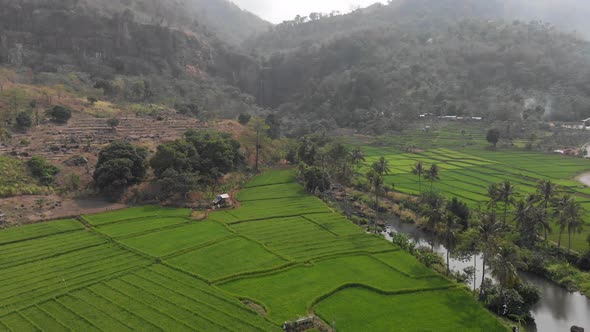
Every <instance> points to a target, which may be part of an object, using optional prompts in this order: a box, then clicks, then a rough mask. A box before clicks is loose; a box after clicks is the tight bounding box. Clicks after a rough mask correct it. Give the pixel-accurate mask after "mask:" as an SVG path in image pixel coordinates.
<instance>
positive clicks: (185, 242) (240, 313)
mask: <svg viewBox="0 0 590 332" xmlns="http://www.w3.org/2000/svg"><path fill="white" fill-rule="evenodd" d="M246 187H247V189H244V190H243V191H242V192H241V193H240V194H239V195H238V197H239V198H240V199H242V202H241V207H240V208H239V209H236V210H228V211H217V212H214V213H211V214H210V216H209V219H208V220H205V221H195V220H192V219H190V218H189V217H188V215H189V212H190V211H188V210H183V209H165V208H159V207H155V206H151V207H141V208H133V209H128V210H122V211H113V212H108V213H103V214H99V215H91V216H83V217H81V218H79V220H63V221H52V222H47V223H42V224H37V225H32V226H24V227H20V228H14V229H8V230H5V231H0V250H1V251H2V253H3V255H2V257H0V275H2V278H3V279H2V281H3V282H2V283H1V284H0V330H7V331H19V332H20V331H64V330H72V331H73V330H75V331H131V330H141V331H162V330H166V331H236V332H237V331H280V330H281V325H282V323H283V322H284V321H286V320H291V319H295V318H298V317H301V316H305V315H309V314H312V313H316V314H317V315H319V317H321V318H322V319H323V320H324V321H326V322H328V323H330V324H331V323H332V322H336V323H337V328H338V330H339V331H359V330H366V327H370V330H371V331H391V330H400V327H403V330H417V329H418V330H423V329H424V328H426V329H435V330H437V331H457V330H486V331H506V328H505V327H504V326H503V325H502V324H501V323H500V322H499V321H498V320H496V319H495V318H494V317H493V316H492V315H491V314H490V313H488V312H487V311H486V310H484V309H483V308H482V307H481V306H480V305H479V304H478V303H477V302H476V301H474V300H473V299H472V298H471V296H470V295H469V293H468V292H467V291H466V290H464V289H463V288H462V287H461V286H458V285H457V284H454V283H452V282H450V281H449V280H447V279H446V278H444V277H442V276H439V275H437V274H435V273H434V272H432V271H431V270H429V269H427V268H425V267H424V266H422V265H421V264H420V263H418V262H417V261H416V260H415V259H414V258H413V257H412V256H410V255H409V254H407V253H405V252H403V251H400V250H399V249H398V248H397V247H395V246H394V245H393V244H391V243H389V242H387V241H386V240H384V239H382V238H380V237H378V236H375V235H369V234H366V233H364V231H363V230H362V229H360V228H358V227H357V226H355V225H354V224H352V223H350V222H349V221H347V220H346V219H345V218H343V217H342V216H340V215H338V214H336V213H334V212H332V211H331V210H330V209H329V208H328V207H327V206H325V205H324V204H323V203H322V202H321V201H320V200H319V199H317V198H315V197H313V196H310V195H308V194H306V193H305V192H304V191H303V190H302V189H301V187H300V186H299V185H298V184H296V183H295V182H294V173H293V172H292V171H288V170H287V171H271V172H268V173H266V174H265V175H263V176H260V177H257V178H256V179H254V180H253V181H251V182H250V183H249V184H248V185H247V186H246ZM246 300H247V301H246ZM248 303H249V304H250V305H247V304H248ZM252 303H254V304H256V305H255V306H251V304H252ZM423 317H429V321H428V324H429V325H427V326H425V325H424V323H423V319H422V318H423Z"/></svg>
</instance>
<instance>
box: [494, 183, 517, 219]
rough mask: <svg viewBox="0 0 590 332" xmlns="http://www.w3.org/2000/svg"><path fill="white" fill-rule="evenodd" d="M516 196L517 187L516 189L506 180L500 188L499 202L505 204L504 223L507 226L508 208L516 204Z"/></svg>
mask: <svg viewBox="0 0 590 332" xmlns="http://www.w3.org/2000/svg"><path fill="white" fill-rule="evenodd" d="M515 194H516V187H514V186H513V185H512V184H511V183H510V181H508V180H506V181H504V182H502V183H501V184H500V185H499V186H498V197H497V198H498V201H499V202H502V203H504V218H503V220H502V221H503V222H504V225H506V219H507V217H508V208H509V207H510V206H514V204H516V200H515V199H514V196H515Z"/></svg>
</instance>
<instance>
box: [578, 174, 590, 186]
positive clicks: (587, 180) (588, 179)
mask: <svg viewBox="0 0 590 332" xmlns="http://www.w3.org/2000/svg"><path fill="white" fill-rule="evenodd" d="M576 180H577V181H578V182H580V183H583V184H585V185H587V186H588V187H590V172H588V173H584V174H582V175H579V176H577V177H576Z"/></svg>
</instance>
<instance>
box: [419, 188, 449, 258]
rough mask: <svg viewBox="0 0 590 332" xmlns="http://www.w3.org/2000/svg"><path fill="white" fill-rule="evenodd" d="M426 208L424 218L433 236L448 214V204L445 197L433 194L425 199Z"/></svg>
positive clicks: (432, 243)
mask: <svg viewBox="0 0 590 332" xmlns="http://www.w3.org/2000/svg"><path fill="white" fill-rule="evenodd" d="M425 202H426V206H425V210H424V216H425V217H426V227H427V229H428V231H430V232H431V233H432V234H433V235H435V234H436V232H437V230H438V225H439V224H440V222H441V221H442V220H443V218H444V216H445V214H446V203H445V199H444V197H442V196H440V195H436V194H433V193H431V194H430V195H428V197H426V198H425ZM434 242H435V240H434V236H433V238H432V242H431V245H432V250H434Z"/></svg>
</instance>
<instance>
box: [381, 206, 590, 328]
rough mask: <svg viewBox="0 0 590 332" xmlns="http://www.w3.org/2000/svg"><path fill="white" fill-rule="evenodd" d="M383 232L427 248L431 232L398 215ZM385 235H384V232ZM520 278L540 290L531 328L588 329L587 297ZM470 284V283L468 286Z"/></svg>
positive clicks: (459, 266)
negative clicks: (394, 234) (405, 220)
mask: <svg viewBox="0 0 590 332" xmlns="http://www.w3.org/2000/svg"><path fill="white" fill-rule="evenodd" d="M387 224H388V226H387V228H386V232H387V233H390V232H395V233H404V234H406V235H407V236H408V237H409V238H410V239H411V240H412V241H414V242H416V243H417V244H418V245H421V246H428V247H430V240H431V236H430V234H428V233H426V232H424V231H422V230H420V229H418V228H417V227H416V226H415V225H412V224H404V223H402V222H401V221H400V220H399V219H398V218H393V217H392V218H391V219H390V220H388V223H387ZM385 235H386V236H387V234H385ZM434 250H435V251H436V252H437V253H439V254H442V255H443V257H446V253H447V250H446V248H445V247H444V246H442V245H435V246H434ZM481 262H482V260H481V257H478V258H477V260H476V261H475V263H477V273H476V286H477V287H479V284H480V283H481V277H482V275H481V271H482V265H481ZM450 265H451V269H452V270H454V271H460V272H462V271H463V269H465V268H466V267H469V266H473V265H474V261H473V259H471V260H470V261H459V260H454V259H451V262H450ZM521 278H522V279H523V280H525V281H527V282H529V283H531V284H534V285H535V286H537V287H539V289H540V290H541V300H540V301H539V303H537V305H536V306H535V308H533V317H534V318H535V325H536V326H532V327H529V330H531V331H538V332H567V331H570V328H571V327H572V325H576V326H580V327H583V328H585V329H586V331H588V330H590V300H589V299H588V298H586V297H585V296H583V295H582V294H580V293H570V292H568V291H567V290H566V289H564V288H562V287H560V286H559V285H557V284H555V283H553V282H552V281H550V280H547V279H545V278H543V277H540V276H537V275H533V274H529V273H521ZM471 287H473V285H471Z"/></svg>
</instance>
